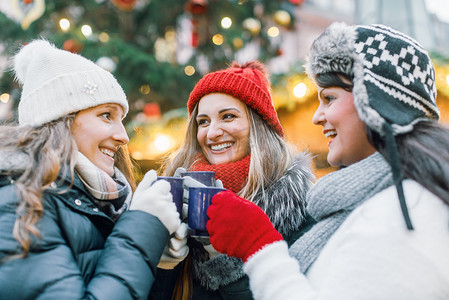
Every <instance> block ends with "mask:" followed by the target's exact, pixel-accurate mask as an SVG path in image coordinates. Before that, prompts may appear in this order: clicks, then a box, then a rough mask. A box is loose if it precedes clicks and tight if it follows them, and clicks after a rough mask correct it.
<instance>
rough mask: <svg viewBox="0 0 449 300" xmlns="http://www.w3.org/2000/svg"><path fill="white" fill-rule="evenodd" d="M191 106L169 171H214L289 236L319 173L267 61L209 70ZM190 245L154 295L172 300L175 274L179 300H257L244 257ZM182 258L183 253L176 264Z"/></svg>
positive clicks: (301, 218) (163, 275)
mask: <svg viewBox="0 0 449 300" xmlns="http://www.w3.org/2000/svg"><path fill="white" fill-rule="evenodd" d="M187 108H188V110H189V115H190V119H189V123H188V127H187V132H186V139H185V141H184V142H183V144H182V145H181V147H180V148H179V150H178V151H177V152H176V153H174V155H173V156H172V157H171V158H170V159H169V160H168V162H167V163H166V164H165V174H166V175H174V174H176V173H179V171H182V170H195V171H203V170H207V171H215V174H216V179H219V180H221V182H222V183H223V186H224V187H225V188H227V189H229V190H230V191H232V193H236V194H237V195H239V196H241V197H244V198H245V199H248V200H249V201H252V202H253V203H255V204H256V205H258V206H259V207H261V208H262V209H263V211H265V212H266V213H267V215H268V216H269V217H270V220H271V221H272V222H273V224H274V225H275V227H276V228H277V230H279V232H280V233H281V234H282V235H283V237H284V238H285V239H289V238H290V237H291V236H292V235H293V234H294V233H295V232H296V231H297V230H298V229H299V228H300V226H301V224H302V223H303V222H304V220H305V214H304V207H305V196H306V192H307V191H308V189H309V187H310V186H311V184H312V181H313V180H314V176H313V174H312V173H311V171H310V157H309V156H308V155H307V154H305V153H297V152H295V151H294V150H293V147H292V146H291V145H289V144H287V142H286V141H285V139H284V131H283V129H282V126H281V124H280V123H279V120H278V117H277V113H276V111H275V109H274V106H273V103H272V98H271V93H270V83H269V81H268V79H267V72H266V71H265V66H264V65H263V64H262V63H260V62H258V61H252V62H249V63H246V64H243V65H240V64H238V63H233V64H232V66H230V67H229V68H227V69H224V70H220V71H217V72H213V73H209V74H207V75H205V76H204V77H203V78H202V79H201V80H200V81H199V82H198V84H197V85H196V86H195V88H194V89H193V91H192V92H191V94H190V97H189V100H188V102H187ZM185 181H186V180H185ZM186 182H187V183H188V184H189V182H190V181H186ZM189 246H190V254H189V255H188V257H187V259H185V260H184V261H183V262H182V263H180V264H179V265H178V266H176V268H175V269H174V270H171V271H164V270H159V272H158V276H161V278H160V280H161V282H163V281H165V285H164V286H162V284H161V285H160V286H161V289H159V290H158V280H159V279H157V281H156V283H155V285H154V289H153V290H152V293H151V296H152V297H153V298H151V299H170V297H171V296H172V292H173V285H174V281H172V285H170V284H167V282H168V281H170V279H169V278H171V280H173V279H174V278H175V279H176V277H177V275H176V274H179V275H180V276H179V280H178V283H177V287H178V288H179V289H176V290H175V293H174V295H175V298H176V299H190V298H186V297H189V296H190V297H193V299H237V298H238V299H252V295H251V292H250V291H249V287H248V282H247V277H246V276H244V273H243V270H242V261H241V260H240V259H236V258H230V257H228V256H227V255H224V254H220V253H218V252H217V251H215V250H214V249H213V248H212V247H211V246H210V244H207V245H204V246H203V245H202V244H200V243H198V242H197V241H196V240H194V239H193V238H190V239H189ZM183 259H184V256H183V255H181V256H180V257H173V258H172V261H173V262H180V261H182V260H183ZM171 267H173V264H171ZM189 280H190V282H189ZM182 289H183V290H182Z"/></svg>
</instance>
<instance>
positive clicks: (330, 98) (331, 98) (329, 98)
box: [324, 95, 336, 102]
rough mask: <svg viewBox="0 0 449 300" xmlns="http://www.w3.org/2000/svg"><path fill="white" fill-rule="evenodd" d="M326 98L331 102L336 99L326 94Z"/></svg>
mask: <svg viewBox="0 0 449 300" xmlns="http://www.w3.org/2000/svg"><path fill="white" fill-rule="evenodd" d="M324 99H326V101H327V102H331V101H333V100H335V99H336V98H335V97H334V96H332V95H325V96H324Z"/></svg>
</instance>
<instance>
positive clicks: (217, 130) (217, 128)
mask: <svg viewBox="0 0 449 300" xmlns="http://www.w3.org/2000/svg"><path fill="white" fill-rule="evenodd" d="M222 135H223V128H222V127H221V125H220V123H218V122H211V123H210V125H209V128H208V130H207V138H208V139H209V140H211V141H213V140H215V139H217V138H219V137H220V136H222Z"/></svg>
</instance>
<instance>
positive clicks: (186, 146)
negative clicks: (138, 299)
mask: <svg viewBox="0 0 449 300" xmlns="http://www.w3.org/2000/svg"><path fill="white" fill-rule="evenodd" d="M245 107H246V114H247V116H248V119H249V120H250V126H249V128H250V129H249V147H250V153H251V162H250V166H249V172H248V180H247V182H246V184H245V186H244V187H243V189H242V190H241V191H240V192H239V193H238V195H239V196H241V197H243V198H245V199H247V200H250V201H253V200H254V199H255V198H256V196H260V195H264V193H265V188H266V187H268V186H270V185H271V184H272V183H274V182H275V181H277V180H278V179H279V178H281V177H282V176H283V175H284V174H285V172H286V170H287V169H288V168H289V166H290V165H291V164H292V161H293V158H294V156H295V154H297V151H296V149H295V148H294V147H293V146H292V145H290V144H289V143H287V142H286V140H285V139H284V138H283V137H281V136H280V135H279V134H278V133H277V132H276V131H275V130H274V129H273V128H272V127H271V126H270V125H268V123H267V122H265V121H264V120H263V119H262V117H261V116H260V115H259V114H258V113H257V112H255V111H254V110H253V109H252V108H251V107H250V106H248V105H247V104H245ZM197 115H198V104H197V105H196V106H195V108H194V109H193V111H192V114H191V116H190V119H189V121H188V124H187V128H186V133H185V139H184V141H183V143H182V144H181V145H180V147H179V148H178V149H177V150H176V151H174V152H173V153H172V154H171V155H170V156H168V157H167V158H166V159H165V161H164V162H163V164H162V166H161V170H162V171H163V174H164V175H166V176H173V175H174V173H175V171H176V169H177V168H178V167H183V168H185V169H187V170H188V169H189V168H190V167H191V166H192V165H193V164H194V163H195V161H196V160H197V158H198V153H201V148H200V145H199V143H198V140H197V137H196V133H197V130H198V125H197V123H196V116H197ZM279 157H282V159H279ZM183 264H184V265H183V266H182V269H181V271H180V274H179V276H178V279H177V282H176V284H175V289H174V291H173V294H172V298H171V299H172V300H187V299H191V297H192V289H193V281H192V275H191V273H190V272H191V268H192V267H191V265H192V257H191V255H190V254H189V255H188V256H187V258H186V259H185V260H184V262H183Z"/></svg>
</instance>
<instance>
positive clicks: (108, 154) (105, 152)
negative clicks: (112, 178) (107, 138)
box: [100, 148, 115, 158]
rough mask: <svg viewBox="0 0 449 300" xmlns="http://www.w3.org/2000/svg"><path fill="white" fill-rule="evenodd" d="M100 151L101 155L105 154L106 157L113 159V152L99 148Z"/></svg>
mask: <svg viewBox="0 0 449 300" xmlns="http://www.w3.org/2000/svg"><path fill="white" fill-rule="evenodd" d="M100 151H101V153H103V154H106V155H107V156H109V157H111V158H114V154H115V153H114V152H113V151H111V150H109V149H106V148H101V149H100Z"/></svg>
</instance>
